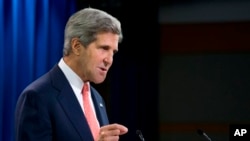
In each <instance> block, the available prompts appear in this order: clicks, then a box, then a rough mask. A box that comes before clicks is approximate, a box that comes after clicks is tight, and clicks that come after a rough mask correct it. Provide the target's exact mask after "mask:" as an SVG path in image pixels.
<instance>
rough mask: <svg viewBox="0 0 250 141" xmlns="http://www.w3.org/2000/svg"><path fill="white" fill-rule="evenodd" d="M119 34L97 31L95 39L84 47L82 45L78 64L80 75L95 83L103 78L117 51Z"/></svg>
mask: <svg viewBox="0 0 250 141" xmlns="http://www.w3.org/2000/svg"><path fill="white" fill-rule="evenodd" d="M118 42H119V36H118V35H117V34H113V33H109V32H107V33H99V34H97V36H96V40H95V41H94V42H92V43H91V44H89V45H88V46H87V47H86V48H84V47H82V48H83V49H82V51H81V52H80V56H79V60H78V65H79V67H78V68H79V69H80V70H79V73H80V77H81V78H82V79H83V80H84V81H90V82H94V83H96V84H98V83H101V82H103V81H104V80H105V78H106V75H107V72H108V70H109V68H110V67H111V65H112V63H113V55H114V53H116V52H117V51H118Z"/></svg>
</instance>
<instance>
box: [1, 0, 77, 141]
mask: <svg viewBox="0 0 250 141" xmlns="http://www.w3.org/2000/svg"><path fill="white" fill-rule="evenodd" d="M75 11H76V2H75V1H74V0H1V1H0V141H13V140H14V110H15V105H16V101H17V98H18V96H19V95H20V93H21V91H22V90H23V89H24V88H25V87H26V86H27V85H28V84H29V83H30V82H31V81H33V80H34V79H36V78H37V77H39V76H41V75H42V74H44V73H45V72H46V71H48V70H49V69H50V68H51V67H52V66H53V65H54V64H55V63H56V62H57V61H58V60H59V59H60V57H61V56H62V47H63V38H64V35H63V33H64V26H65V24H66V21H67V19H68V17H69V16H70V15H71V14H72V13H73V12H75Z"/></svg>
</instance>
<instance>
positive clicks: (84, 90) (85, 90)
mask: <svg viewBox="0 0 250 141" xmlns="http://www.w3.org/2000/svg"><path fill="white" fill-rule="evenodd" d="M88 91H89V85H88V83H84V85H83V89H82V93H83V94H87V93H88Z"/></svg>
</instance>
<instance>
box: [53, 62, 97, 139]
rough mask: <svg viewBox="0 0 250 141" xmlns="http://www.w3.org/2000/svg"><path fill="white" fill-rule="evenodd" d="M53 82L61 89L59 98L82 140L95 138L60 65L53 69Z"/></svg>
mask: <svg viewBox="0 0 250 141" xmlns="http://www.w3.org/2000/svg"><path fill="white" fill-rule="evenodd" d="M51 74H52V75H51V77H52V83H53V85H54V86H55V87H56V88H57V89H58V90H59V91H60V94H59V95H58V97H57V99H58V101H59V103H60V104H61V106H62V109H63V110H64V112H65V114H66V116H67V117H68V119H69V121H70V122H71V123H72V124H73V126H74V127H75V129H76V131H77V132H78V133H79V135H80V136H81V138H82V140H83V141H85V140H93V137H92V134H91V131H90V129H89V127H88V124H87V121H86V119H85V117H84V114H83V111H82V109H81V106H80V104H79V102H78V101H77V98H76V97H75V95H74V92H73V90H72V88H71V86H70V84H69V82H68V81H67V79H66V77H65V76H64V74H63V72H62V71H61V70H60V68H59V67H58V66H56V67H54V69H52V71H51Z"/></svg>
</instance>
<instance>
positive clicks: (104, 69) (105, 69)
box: [99, 67, 108, 72]
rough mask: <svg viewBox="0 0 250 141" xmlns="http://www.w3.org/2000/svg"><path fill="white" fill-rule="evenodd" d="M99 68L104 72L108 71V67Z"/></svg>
mask: <svg viewBox="0 0 250 141" xmlns="http://www.w3.org/2000/svg"><path fill="white" fill-rule="evenodd" d="M99 69H100V70H101V71H103V72H107V71H108V69H107V68H103V67H99Z"/></svg>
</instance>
